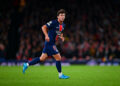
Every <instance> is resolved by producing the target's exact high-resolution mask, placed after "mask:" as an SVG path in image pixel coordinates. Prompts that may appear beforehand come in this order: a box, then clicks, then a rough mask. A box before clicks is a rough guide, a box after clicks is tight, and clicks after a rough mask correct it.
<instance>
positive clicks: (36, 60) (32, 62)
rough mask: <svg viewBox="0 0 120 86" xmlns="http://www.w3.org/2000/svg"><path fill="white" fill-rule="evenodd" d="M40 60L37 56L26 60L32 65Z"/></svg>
mask: <svg viewBox="0 0 120 86" xmlns="http://www.w3.org/2000/svg"><path fill="white" fill-rule="evenodd" d="M38 62H40V57H37V58H35V59H33V60H32V61H30V62H28V64H29V65H34V64H36V63H38Z"/></svg>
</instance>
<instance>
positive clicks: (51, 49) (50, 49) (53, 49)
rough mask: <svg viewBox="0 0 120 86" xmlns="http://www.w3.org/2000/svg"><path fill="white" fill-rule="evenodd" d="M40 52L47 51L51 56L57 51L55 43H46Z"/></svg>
mask: <svg viewBox="0 0 120 86" xmlns="http://www.w3.org/2000/svg"><path fill="white" fill-rule="evenodd" d="M42 52H43V53H47V55H48V56H52V55H55V54H58V53H59V51H58V49H57V47H56V45H47V46H45V47H44V48H43V51H42Z"/></svg>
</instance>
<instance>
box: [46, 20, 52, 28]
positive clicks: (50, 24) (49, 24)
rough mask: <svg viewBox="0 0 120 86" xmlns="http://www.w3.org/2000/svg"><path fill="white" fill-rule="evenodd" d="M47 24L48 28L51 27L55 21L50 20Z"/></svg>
mask: <svg viewBox="0 0 120 86" xmlns="http://www.w3.org/2000/svg"><path fill="white" fill-rule="evenodd" d="M45 25H46V26H47V28H48V29H51V28H52V26H53V21H49V22H47V23H46V24H45Z"/></svg>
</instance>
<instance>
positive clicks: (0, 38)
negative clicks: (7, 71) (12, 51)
mask: <svg viewBox="0 0 120 86" xmlns="http://www.w3.org/2000/svg"><path fill="white" fill-rule="evenodd" d="M53 1H54V3H51V2H49V3H47V6H46V5H45V4H46V1H42V2H41V1H40V0H30V1H29V2H27V3H26V5H25V8H24V10H25V15H24V21H23V24H22V25H20V27H19V33H20V44H19V50H18V52H17V54H16V59H17V60H25V59H31V58H34V57H36V56H40V55H41V53H42V49H43V47H44V35H43V33H42V30H41V26H42V25H43V24H45V23H47V22H48V21H49V20H52V19H56V12H57V10H58V9H60V8H64V9H65V10H66V11H67V16H66V20H65V23H66V28H65V30H64V37H65V42H64V43H62V42H61V41H60V40H59V41H57V42H56V44H57V48H58V50H59V51H60V53H61V55H62V60H66V59H70V60H82V59H85V60H89V59H101V60H103V61H105V60H113V59H114V60H118V59H120V54H119V53H120V6H119V5H118V4H117V3H115V2H114V3H113V2H112V1H109V2H108V1H103V0H102V1H100V2H98V1H93V0H86V1H84V0H81V1H79V0H78V1H77V0H65V1H63V2H60V1H55V0H53ZM62 3H66V4H65V6H61V4H62ZM71 3H72V5H71ZM11 11H12V9H11ZM11 11H9V12H7V14H6V15H5V16H2V14H1V15H0V18H1V19H0V57H3V58H4V57H5V56H6V49H7V44H8V42H7V34H8V30H9V26H10V20H11V19H10V14H11ZM49 59H52V58H51V57H49Z"/></svg>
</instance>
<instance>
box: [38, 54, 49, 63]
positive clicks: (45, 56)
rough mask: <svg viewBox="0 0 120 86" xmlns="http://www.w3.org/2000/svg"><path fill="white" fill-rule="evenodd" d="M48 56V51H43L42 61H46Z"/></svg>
mask: <svg viewBox="0 0 120 86" xmlns="http://www.w3.org/2000/svg"><path fill="white" fill-rule="evenodd" d="M47 57H48V55H47V53H42V55H41V56H40V61H44V60H45V59H46V58H47Z"/></svg>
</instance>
